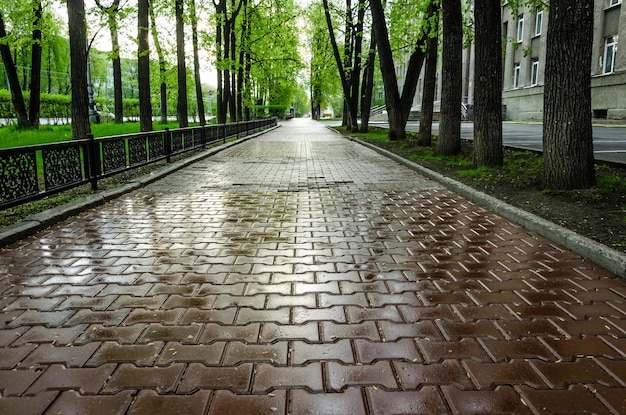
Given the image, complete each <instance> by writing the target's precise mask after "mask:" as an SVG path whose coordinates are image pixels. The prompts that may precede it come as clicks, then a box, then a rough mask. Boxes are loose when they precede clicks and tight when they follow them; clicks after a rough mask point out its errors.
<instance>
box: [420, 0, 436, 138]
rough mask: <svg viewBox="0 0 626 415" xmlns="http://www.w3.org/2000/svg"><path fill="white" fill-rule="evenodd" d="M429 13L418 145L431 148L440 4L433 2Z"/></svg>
mask: <svg viewBox="0 0 626 415" xmlns="http://www.w3.org/2000/svg"><path fill="white" fill-rule="evenodd" d="M428 7H429V8H433V9H432V10H430V11H429V13H428V14H429V16H431V18H430V19H429V22H428V28H429V30H430V38H429V39H428V41H427V42H426V62H425V64H424V88H423V90H422V108H421V111H420V127H419V132H418V135H417V145H418V146H424V147H429V146H431V145H432V138H433V134H432V127H433V115H434V104H435V91H436V88H437V58H438V56H439V10H440V6H439V3H438V2H435V1H431V3H430V5H429V6H428Z"/></svg>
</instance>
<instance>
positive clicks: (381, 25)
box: [370, 0, 460, 140]
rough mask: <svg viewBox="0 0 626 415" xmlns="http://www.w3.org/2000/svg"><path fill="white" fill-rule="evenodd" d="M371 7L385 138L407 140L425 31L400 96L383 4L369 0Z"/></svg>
mask: <svg viewBox="0 0 626 415" xmlns="http://www.w3.org/2000/svg"><path fill="white" fill-rule="evenodd" d="M370 6H371V9H372V27H373V29H374V32H375V35H376V42H377V44H378V57H379V60H380V71H381V72H382V76H383V84H384V86H385V105H386V107H387V117H388V119H389V132H388V135H389V139H390V140H403V139H404V138H406V123H407V121H408V119H409V114H410V112H411V105H412V104H413V98H414V97H415V91H416V89H417V81H418V77H419V73H420V71H421V69H422V64H423V63H424V51H423V49H422V46H423V45H424V44H425V42H426V40H427V39H428V37H429V34H428V33H427V32H426V31H424V32H422V34H421V35H420V37H419V39H417V42H416V44H415V48H414V49H413V52H412V53H411V56H410V57H409V64H408V67H407V73H406V77H405V82H404V87H403V88H402V94H400V92H399V91H398V80H397V78H396V68H395V65H394V62H393V52H392V50H391V45H390V43H389V32H388V31H387V23H386V22H385V14H384V11H383V7H382V3H381V1H380V0H370ZM459 105H460V104H459Z"/></svg>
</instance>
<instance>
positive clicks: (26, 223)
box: [0, 125, 280, 248]
mask: <svg viewBox="0 0 626 415" xmlns="http://www.w3.org/2000/svg"><path fill="white" fill-rule="evenodd" d="M278 127H280V125H277V126H276V127H272V128H268V129H266V130H263V131H261V132H258V133H255V134H251V135H248V136H246V137H243V138H240V139H238V140H235V141H232V142H230V143H225V144H222V145H220V146H217V147H213V148H210V149H208V150H206V151H204V152H202V153H200V154H197V155H195V156H192V157H189V158H185V159H183V160H178V161H176V162H174V163H171V164H168V165H167V166H165V167H162V168H160V169H158V170H155V171H153V172H151V173H148V174H146V175H144V176H141V177H138V178H136V179H134V180H133V181H132V182H130V183H128V184H126V185H124V186H121V187H118V188H115V189H111V190H105V191H101V192H98V193H95V194H92V195H89V196H85V197H81V198H79V199H76V200H73V201H71V202H69V203H66V204H63V205H60V206H57V207H54V208H52V209H48V210H45V211H43V212H40V213H36V214H34V215H31V216H28V217H27V218H25V219H24V220H22V221H20V222H18V223H15V224H13V225H9V226H6V227H4V228H2V229H1V230H0V248H2V247H4V246H6V245H8V244H10V243H13V242H16V241H19V240H20V239H23V238H25V237H27V236H30V235H34V234H35V233H37V232H39V231H41V230H43V229H45V228H48V227H50V226H51V225H53V224H55V223H58V222H60V221H62V220H64V219H67V218H69V217H71V216H74V215H76V214H78V213H81V212H83V211H85V210H88V209H91V208H94V207H96V206H100V205H103V204H105V203H106V202H109V201H111V200H113V199H115V198H118V197H120V196H122V195H125V194H126V193H129V192H132V191H133V190H137V189H140V188H142V187H144V186H147V185H149V184H150V183H152V182H154V181H156V180H159V179H161V178H163V177H165V176H167V175H168V174H171V173H174V172H175V171H178V170H180V169H182V168H184V167H187V166H189V165H191V164H193V163H195V162H197V161H200V160H203V159H205V158H207V157H209V156H212V155H214V154H217V153H219V152H220V151H223V150H225V149H227V148H229V147H232V146H234V145H237V144H240V143H243V142H245V141H247V140H250V139H252V138H254V137H258V136H260V135H262V134H265V133H267V132H268V131H272V130H274V129H276V128H278Z"/></svg>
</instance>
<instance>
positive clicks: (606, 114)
mask: <svg viewBox="0 0 626 415" xmlns="http://www.w3.org/2000/svg"><path fill="white" fill-rule="evenodd" d="M548 20H549V13H548V11H543V10H541V9H538V8H536V7H520V8H519V9H518V10H517V12H516V13H515V14H514V13H513V11H512V10H511V9H510V8H509V7H508V6H507V5H504V6H503V7H502V36H503V39H505V41H504V43H503V48H504V54H503V65H502V70H503V84H502V104H503V111H504V117H505V119H508V120H537V121H540V120H542V119H543V93H544V87H543V86H544V68H545V62H546V41H547V32H548ZM620 38H621V39H626V5H623V4H622V0H595V2H594V36H593V56H592V67H591V68H590V73H591V94H592V109H593V117H594V118H596V119H608V120H626V48H624V47H622V48H618V43H619V39H620ZM437 79H438V80H439V79H441V74H438V78H437ZM437 85H438V90H437V95H436V100H439V99H440V96H441V91H440V83H439V82H437ZM422 87H423V73H422V74H421V75H420V81H419V84H418V90H417V94H416V98H415V106H416V107H417V108H419V107H420V104H421V92H422ZM473 102H474V50H473V45H471V46H470V47H469V48H467V49H465V50H464V51H463V103H464V104H466V105H468V106H470V107H471V106H472V105H473ZM435 106H436V108H437V106H438V105H437V104H435Z"/></svg>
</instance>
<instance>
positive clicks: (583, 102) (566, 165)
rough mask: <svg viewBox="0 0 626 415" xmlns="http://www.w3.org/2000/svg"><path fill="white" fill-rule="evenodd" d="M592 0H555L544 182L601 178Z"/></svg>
mask: <svg viewBox="0 0 626 415" xmlns="http://www.w3.org/2000/svg"><path fill="white" fill-rule="evenodd" d="M593 8H594V2H593V1H592V0H551V1H550V19H549V21H548V40H547V47H546V68H545V72H544V73H545V94H544V136H543V161H544V163H543V185H544V187H546V188H548V189H577V188H587V187H591V186H593V185H594V184H595V171H594V156H593V136H592V127H591V75H590V68H591V54H592V40H593Z"/></svg>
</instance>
